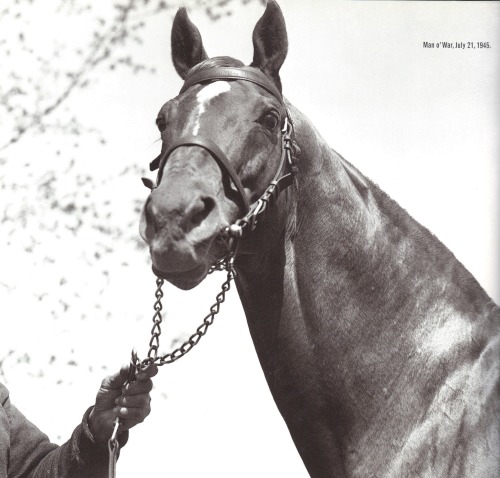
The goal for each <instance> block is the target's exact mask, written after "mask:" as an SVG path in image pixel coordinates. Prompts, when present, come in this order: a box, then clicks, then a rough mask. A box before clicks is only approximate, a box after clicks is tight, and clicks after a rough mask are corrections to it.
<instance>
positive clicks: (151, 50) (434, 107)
mask: <svg viewBox="0 0 500 478" xmlns="http://www.w3.org/2000/svg"><path fill="white" fill-rule="evenodd" d="M280 6H281V8H282V10H283V13H284V16H285V20H286V23H287V28H288V35H289V54H288V57H287V60H286V61H285V64H284V66H283V68H282V72H281V78H282V83H283V91H284V94H285V96H286V97H287V98H288V100H290V101H291V102H292V103H293V104H294V105H295V106H297V107H298V108H299V109H301V110H302V111H303V112H304V113H305V114H306V115H307V116H308V117H309V118H310V119H311V120H312V122H313V123H314V124H315V125H316V127H317V128H318V130H319V131H320V133H321V134H322V135H323V137H324V138H325V140H326V141H327V142H328V143H329V144H330V145H331V146H332V148H333V149H335V150H336V151H338V152H339V153H340V154H341V155H342V156H343V157H345V158H346V159H347V160H348V161H350V162H351V163H353V164H354V165H355V166H356V167H357V168H358V169H360V170H361V172H363V173H364V174H366V175H367V176H368V177H369V178H370V179H372V180H373V181H375V182H376V183H377V184H379V185H380V187H381V188H382V189H383V190H385V191H386V192H387V193H388V194H389V195H390V196H391V197H392V198H393V199H395V200H396V201H397V202H399V204H400V205H401V206H403V207H404V208H405V209H406V210H407V211H408V212H409V213H410V214H411V215H412V216H413V217H414V218H415V219H417V220H418V221H419V222H420V223H421V224H423V225H424V226H425V227H427V228H428V229H429V230H431V231H432V232H433V233H434V234H435V235H436V236H437V237H438V238H439V239H440V240H441V241H442V242H443V243H444V244H445V245H446V246H447V247H448V248H450V250H451V251H452V252H453V253H454V254H455V255H456V257H457V258H458V259H459V260H460V261H461V262H462V263H463V264H464V265H465V266H466V267H467V268H468V269H469V270H470V271H471V272H472V273H473V275H474V276H475V277H476V278H477V280H478V281H479V283H480V284H481V285H482V286H483V287H484V288H485V289H486V291H487V292H488V293H489V294H490V296H492V297H493V298H494V299H495V300H496V301H497V302H498V301H500V286H499V278H498V270H499V265H500V259H499V256H498V247H497V244H498V239H499V237H498V231H499V224H498V217H499V215H498V203H499V201H498V199H499V198H498V178H499V170H498V168H499V161H498V158H499V155H498V153H499V149H500V145H499V139H498V129H499V128H498V126H499V119H500V118H499V111H500V105H499V93H498V91H499V89H498V84H499V75H500V64H499V61H500V60H499V58H500V55H499V54H498V48H499V46H500V41H499V40H500V29H499V21H500V15H499V13H500V3H498V2H377V1H375V2H367V1H360V2H332V1H318V0H312V1H309V2H303V1H298V0H282V1H281V2H280ZM262 12H263V7H262V5H260V4H259V3H254V4H250V5H248V6H246V7H239V8H238V9H237V11H235V12H234V14H233V15H232V16H230V17H228V18H225V19H223V20H221V21H219V22H217V23H212V22H210V21H208V20H207V19H206V18H205V17H204V16H203V15H202V14H201V13H200V12H193V14H192V16H191V18H192V20H193V21H194V22H195V24H197V25H198V27H199V29H200V31H201V33H202V36H203V39H204V44H205V48H206V50H207V52H208V54H209V55H210V56H216V55H230V56H235V57H237V58H239V59H241V60H243V61H244V62H246V63H248V62H250V61H251V58H252V42H251V34H252V30H253V27H254V25H255V23H256V21H257V20H258V18H259V17H260V15H261V14H262ZM42 20H43V19H40V21H42ZM49 20H50V19H49ZM49 20H48V21H49ZM170 26H171V25H170V23H169V20H168V19H166V18H165V17H162V18H156V19H151V20H149V21H148V24H147V29H146V35H145V43H144V45H143V47H141V50H140V52H141V54H142V55H143V59H144V61H146V62H149V63H150V64H152V65H154V66H155V67H156V68H157V70H158V71H157V74H156V75H155V76H154V77H150V76H148V77H144V76H141V75H138V76H134V75H130V74H128V73H126V72H124V73H123V74H122V76H119V77H118V79H117V77H116V75H115V76H113V75H106V74H102V76H100V77H99V78H97V79H96V82H95V84H94V85H93V86H92V88H89V89H88V90H86V91H84V92H82V93H81V94H79V95H78V96H77V97H75V98H74V99H73V100H72V103H71V105H72V108H73V109H74V110H75V111H77V112H78V115H79V116H80V117H81V118H82V120H84V121H87V120H88V121H91V122H92V124H95V126H96V127H98V128H99V127H102V128H105V129H106V132H107V135H108V139H109V141H108V144H107V145H106V148H107V149H106V154H105V156H103V155H102V148H101V149H97V148H96V149H95V150H94V149H93V146H91V145H88V146H86V148H87V149H86V150H85V151H87V154H86V158H85V160H86V161H87V162H88V165H87V166H86V167H89V168H96V167H98V168H99V170H100V171H102V174H103V177H104V178H106V177H109V175H111V174H112V172H113V170H116V167H117V164H118V165H120V164H136V165H137V164H139V165H143V171H142V174H143V175H147V174H148V172H147V165H148V163H149V161H150V160H151V159H152V158H154V157H155V156H156V154H157V152H158V143H157V139H158V134H157V131H156V129H155V126H154V120H155V117H156V113H157V111H158V110H159V108H160V107H161V105H162V104H163V103H164V102H165V101H167V100H168V99H169V98H171V97H173V96H175V95H176V94H177V92H178V90H179V89H180V87H181V80H180V78H178V77H177V75H176V74H175V71H174V69H173V67H172V65H171V63H170V59H169V57H170V47H169V35H170ZM65 34H67V35H70V33H68V32H65ZM68 41H71V37H68ZM426 41H427V42H432V43H435V44H438V43H439V42H451V43H455V42H464V43H466V44H467V42H472V43H474V44H476V42H489V43H490V45H491V48H490V49H479V48H474V49H467V48H466V49H444V48H442V47H440V48H424V47H423V42H426ZM26 148H28V152H29V146H26ZM37 167H39V168H42V167H43V164H41V165H38V166H37ZM134 181H136V182H133V183H132V182H128V180H124V182H122V183H109V184H113V187H116V189H115V191H116V194H115V196H118V198H120V197H121V198H122V199H123V198H125V196H126V195H127V194H132V193H131V191H134V192H133V194H136V195H137V196H138V197H143V198H144V199H145V197H146V194H147V192H146V190H144V191H143V190H142V189H140V190H139V191H140V193H136V192H135V191H136V187H137V188H140V186H137V185H138V184H139V178H137V179H136V180H135V179H134ZM108 187H109V185H107V183H106V182H105V181H104V180H103V182H102V183H101V184H100V185H98V190H97V191H96V194H97V195H99V194H105V192H104V191H105V190H106V188H108ZM99 188H102V191H100V190H99ZM141 194H142V196H141ZM119 204H120V202H119V201H117V206H116V215H117V217H116V218H114V220H115V221H117V222H119V220H120V214H121V213H120V211H119V210H118V209H119ZM131 233H133V230H132V232H131ZM45 241H46V242H47V244H50V242H51V239H50V237H49V236H47V238H46V239H45ZM54 244H55V245H53V247H55V248H60V246H59V245H57V244H56V243H54ZM60 253H61V255H64V261H65V264H66V266H68V264H70V262H69V261H71V258H70V257H69V255H70V254H66V253H63V251H62V250H61V251H60ZM140 254H147V253H145V252H141V253H139V254H138V256H137V257H139V255H140ZM141 260H142V262H141ZM147 261H148V259H147V257H145V258H144V257H143V258H142V259H139V258H136V256H134V258H131V259H130V263H131V267H129V270H128V271H127V272H126V273H123V274H121V275H120V276H118V275H116V274H115V275H112V276H111V278H110V280H109V284H108V285H107V288H106V289H103V290H104V292H102V291H101V289H99V292H97V289H95V287H97V286H96V283H98V282H99V281H100V280H101V279H99V278H95V277H93V276H92V270H88V269H85V271H84V273H83V272H81V273H80V274H79V271H78V266H75V267H74V269H75V270H74V271H72V273H73V274H74V275H72V276H71V277H72V278H73V279H72V280H74V281H75V282H77V283H78V284H82V287H83V290H84V294H82V295H83V298H82V299H81V302H79V303H78V304H79V307H81V308H83V309H84V308H85V307H86V302H90V301H91V300H93V296H94V295H96V294H97V293H99V294H100V300H102V301H104V302H106V303H108V304H112V305H108V307H110V308H111V309H112V310H115V311H116V313H117V314H120V315H123V316H124V315H126V313H127V311H128V313H129V314H130V315H131V318H130V319H126V318H125V317H123V318H122V319H123V320H122V322H121V325H118V326H117V322H114V321H113V320H112V319H109V320H106V321H103V320H101V318H100V317H98V316H96V317H95V318H93V319H92V320H87V321H86V322H85V323H83V322H82V321H68V320H65V321H63V320H61V318H58V319H57V320H55V321H54V324H49V319H51V317H48V316H44V314H43V311H42V312H40V315H41V316H40V317H39V322H36V323H35V322H33V324H35V325H33V327H36V328H31V329H30V332H31V333H30V337H28V338H27V339H26V338H25V337H23V336H22V327H21V325H20V324H19V323H16V324H14V323H12V325H9V327H8V329H7V331H8V332H9V334H10V337H11V338H10V339H9V347H10V348H14V349H21V348H22V347H23V346H25V347H26V346H27V347H29V349H30V351H31V352H32V354H34V357H44V355H43V354H44V353H45V349H46V348H47V347H51V348H52V349H55V348H57V349H58V350H59V351H63V352H67V353H68V355H70V356H71V357H74V358H75V359H76V360H78V361H79V362H80V363H83V364H86V365H88V367H87V369H86V370H85V371H84V372H82V373H81V375H75V374H76V372H75V371H74V370H73V369H70V368H68V367H67V366H66V367H63V368H62V369H59V370H57V373H61V371H62V372H64V373H66V372H68V373H69V370H72V371H71V373H72V374H73V375H71V377H70V376H67V377H65V378H64V379H63V381H62V384H59V385H57V384H56V382H57V379H56V378H55V377H54V378H52V375H51V374H54V373H56V372H53V371H52V372H51V371H49V372H46V374H48V380H46V381H45V382H42V381H40V380H39V379H38V378H37V377H36V371H37V368H36V366H35V365H34V364H33V363H32V364H22V366H19V365H17V368H16V367H13V368H12V370H13V372H12V373H11V374H10V375H8V374H7V375H8V377H7V378H8V379H9V384H8V385H9V389H10V390H11V393H15V396H16V397H17V399H16V403H18V407H19V408H21V409H22V410H23V412H24V413H25V414H26V415H27V416H29V417H30V418H31V419H32V420H33V421H34V422H35V423H36V424H37V425H39V426H40V427H41V428H42V429H43V430H46V431H47V433H49V435H51V436H55V437H56V438H57V439H61V438H63V437H65V436H69V433H70V432H71V430H72V428H73V427H74V426H75V425H76V424H77V423H78V421H79V419H80V418H79V417H81V414H82V413H83V411H84V409H85V407H86V406H87V405H89V404H91V403H92V400H93V396H94V395H95V392H96V391H97V386H98V384H99V382H100V379H102V378H103V374H104V373H105V372H106V373H107V372H108V371H110V370H111V369H112V368H113V366H115V365H119V364H121V363H122V362H123V361H126V360H127V354H128V353H129V352H128V351H129V350H130V347H131V346H132V345H133V346H135V347H137V348H138V349H139V351H140V352H141V351H143V350H145V348H146V344H147V333H148V331H149V325H148V324H145V323H144V320H139V319H136V315H140V313H139V312H136V311H138V310H139V309H141V310H144V309H146V310H148V311H150V310H151V305H152V300H151V299H152V298H153V293H154V288H153V283H154V280H153V278H152V274H151V273H150V271H149V265H148V263H147ZM65 264H64V263H63V264H61V267H64V266H65ZM40 267H42V265H41V266H40ZM4 271H5V268H4ZM33 274H37V272H33ZM82 274H84V275H85V274H87V275H85V277H84V278H82V277H81V276H82ZM6 275H7V274H6V273H5V272H3V273H2V276H3V277H2V280H3V281H4V282H6V281H7V280H12V281H13V280H14V279H10V277H11V276H10V275H9V278H6ZM14 276H15V280H16V281H17V282H16V283H15V288H16V290H15V294H17V295H15V298H16V299H19V298H20V297H23V296H25V295H26V294H27V293H28V292H29V291H30V290H29V287H28V285H23V277H22V276H21V275H20V274H17V275H16V274H14ZM222 280H223V279H222V278H221V276H220V275H218V276H216V277H211V278H210V279H209V280H207V281H206V282H205V283H203V284H202V285H201V286H200V287H198V288H197V289H195V290H194V291H190V292H187V293H184V292H178V291H175V290H172V289H170V288H167V290H168V295H167V300H166V303H167V305H166V308H167V311H168V312H167V317H168V326H167V327H166V330H165V332H164V333H165V334H166V335H167V337H170V339H167V338H165V342H164V344H165V347H167V346H168V345H169V340H171V339H172V337H175V336H177V335H178V334H181V333H183V331H184V333H186V332H187V333H189V332H190V331H193V330H194V329H195V327H196V326H197V325H198V323H200V322H201V320H202V317H203V315H204V313H206V311H208V307H209V306H210V304H211V303H212V302H213V298H214V297H215V294H216V293H217V292H218V289H219V287H220V283H221V282H222ZM78 281H82V282H78ZM13 287H14V286H13ZM63 290H65V289H59V288H56V287H54V288H53V295H54V297H57V296H58V295H60V294H63ZM231 292H232V294H231V296H230V297H229V299H228V302H227V303H225V304H224V306H223V308H222V312H221V314H220V315H219V316H218V317H217V319H216V323H215V324H214V326H213V327H212V329H211V330H210V331H209V333H208V334H207V336H206V337H205V338H204V339H203V341H202V343H201V344H200V345H199V346H198V347H197V348H196V349H195V350H194V351H193V352H192V353H190V354H189V355H188V356H187V357H186V358H184V359H183V360H182V361H180V362H179V363H176V364H174V365H172V366H169V367H168V369H167V367H163V369H162V370H161V371H160V373H159V375H158V377H157V379H156V381H155V390H154V391H153V402H152V406H153V412H152V414H151V416H150V417H149V418H148V420H147V421H146V422H145V423H144V424H143V425H141V426H140V427H137V428H136V429H135V430H133V432H132V433H131V438H130V442H129V443H128V445H127V447H126V448H125V449H124V450H123V453H122V456H121V458H120V460H119V464H118V473H119V474H118V476H120V477H122V478H127V477H135V476H147V475H148V474H153V473H155V474H156V476H161V477H174V476H179V475H182V476H184V477H186V478H190V477H195V476H217V477H234V476H238V477H254V476H261V477H275V476H287V477H290V478H304V477H306V476H307V473H306V471H305V469H304V467H303V465H302V463H301V461H300V458H299V457H298V454H297V452H296V451H295V449H294V446H293V443H292V441H291V439H290V437H289V435H288V432H287V429H286V426H285V425H284V423H283V421H282V420H281V417H280V416H279V413H278V411H277V409H276V407H275V405H274V403H273V401H272V397H271V396H270V393H269V391H268V389H267V386H266V384H265V381H264V378H263V376H262V372H261V370H260V367H259V364H258V361H257V358H256V355H255V352H254V350H253V345H252V343H251V340H250V337H249V334H248V330H247V327H246V324H245V319H244V316H243V312H242V310H241V306H240V304H239V301H238V298H237V295H236V292H235V291H234V290H233V291H231ZM11 296H12V294H11ZM5 300H6V301H7V302H6V304H7V311H8V314H9V316H14V315H15V314H16V313H17V312H18V307H19V301H17V302H15V301H14V300H13V299H10V300H11V302H8V300H9V299H7V298H6V299H5ZM132 302H133V303H132ZM103 307H104V306H103ZM93 313H94V309H91V310H90V309H89V312H88V315H91V314H93ZM94 315H95V314H94ZM145 315H146V316H149V315H150V313H149V312H147V313H145ZM36 324H38V325H36ZM61 329H63V332H64V333H62V332H60V331H61ZM97 331H98V332H97ZM41 334H45V335H46V336H47V339H46V340H44V341H43V342H40V340H39V337H40V336H41ZM49 336H51V337H52V338H51V337H49ZM142 337H144V338H142ZM26 341H27V342H26ZM26 343H27V345H26ZM37 347H39V349H40V350H37ZM90 357H91V358H90ZM122 358H123V359H122ZM91 359H92V360H91ZM96 363H103V364H105V366H104V365H103V366H102V369H98V368H97V365H96ZM91 366H92V369H91V370H90V368H91ZM164 369H166V370H164ZM51 370H52V369H51ZM45 378H47V375H46V377H45ZM45 385H46V386H47V389H46V390H45V393H41V394H40V396H37V399H36V400H34V399H33V396H34V395H33V391H32V387H40V386H45ZM30 387H31V388H30ZM47 410H51V411H50V412H47Z"/></svg>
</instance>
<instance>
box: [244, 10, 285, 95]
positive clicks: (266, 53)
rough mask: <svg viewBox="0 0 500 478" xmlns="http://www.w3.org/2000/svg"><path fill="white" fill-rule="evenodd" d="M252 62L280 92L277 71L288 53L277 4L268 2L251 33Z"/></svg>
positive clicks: (283, 23)
mask: <svg viewBox="0 0 500 478" xmlns="http://www.w3.org/2000/svg"><path fill="white" fill-rule="evenodd" d="M252 40H253V50H254V51H253V61H252V64H251V65H250V66H255V67H257V68H260V69H261V70H262V71H263V72H264V73H265V74H266V75H267V76H269V77H270V78H272V79H273V80H274V81H275V83H276V85H277V86H278V88H279V89H280V90H281V80H280V77H279V71H280V68H281V65H282V64H283V62H284V61H285V58H286V54H287V52H288V38H287V34H286V26H285V19H284V18H283V13H281V9H280V7H279V6H278V4H277V3H276V2H275V1H274V0H268V2H267V6H266V11H265V12H264V14H263V15H262V17H261V18H260V19H259V21H258V22H257V25H255V29H254V31H253V36H252Z"/></svg>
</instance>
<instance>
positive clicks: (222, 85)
mask: <svg viewBox="0 0 500 478" xmlns="http://www.w3.org/2000/svg"><path fill="white" fill-rule="evenodd" d="M230 89H231V85H230V84H229V82H227V81H215V82H214V83H210V84H208V85H207V86H205V87H204V88H202V89H201V90H200V91H199V92H198V94H197V95H196V100H197V101H198V110H197V112H196V114H195V116H194V120H193V123H194V125H193V135H194V136H196V135H197V134H198V130H199V129H200V118H201V115H202V114H203V113H204V112H205V107H206V106H207V105H208V103H210V101H211V100H212V99H213V98H215V97H216V96H219V95H220V94H222V93H225V92H227V91H229V90H230Z"/></svg>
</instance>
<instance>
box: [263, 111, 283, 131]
mask: <svg viewBox="0 0 500 478" xmlns="http://www.w3.org/2000/svg"><path fill="white" fill-rule="evenodd" d="M279 121H280V120H279V118H278V116H276V114H274V113H268V114H267V115H265V116H264V118H263V119H262V123H263V125H264V126H265V127H266V128H267V129H269V130H271V131H272V130H274V129H275V128H276V126H278V123H279Z"/></svg>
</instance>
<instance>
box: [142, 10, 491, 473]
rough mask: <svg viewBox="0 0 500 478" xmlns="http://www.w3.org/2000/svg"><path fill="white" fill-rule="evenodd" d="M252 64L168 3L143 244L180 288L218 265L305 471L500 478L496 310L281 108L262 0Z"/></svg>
mask: <svg viewBox="0 0 500 478" xmlns="http://www.w3.org/2000/svg"><path fill="white" fill-rule="evenodd" d="M252 40H253V46H254V55H253V61H252V63H251V64H250V65H244V64H243V63H242V62H241V61H239V60H236V59H234V58H230V57H213V58H209V57H208V55H207V53H206V51H205V48H204V46H203V42H202V39H201V35H200V33H199V31H198V29H197V27H196V26H195V25H194V24H193V23H192V22H191V20H190V19H189V17H188V15H187V13H186V11H185V9H180V10H179V11H178V12H177V14H176V16H175V18H174V21H173V25H172V32H171V47H172V61H173V64H174V67H175V69H176V71H177V73H178V74H179V75H180V77H181V78H182V79H183V80H184V85H183V87H182V89H181V92H180V93H179V95H178V96H176V97H175V98H173V99H171V100H170V101H168V102H167V103H166V104H164V105H163V106H162V108H161V109H160V111H159V114H158V117H157V119H156V123H157V126H158V129H159V131H160V133H161V140H162V151H161V154H160V156H159V157H158V158H157V159H156V160H155V161H153V163H151V169H152V170H155V169H158V177H157V181H156V183H152V182H151V184H149V186H150V188H151V193H150V194H149V196H148V198H147V200H146V202H145V204H144V207H143V211H142V214H141V220H140V233H141V236H142V237H143V239H144V240H145V241H146V243H147V244H148V245H149V250H150V256H151V260H152V268H153V271H154V272H155V274H156V275H157V276H158V277H161V278H163V279H165V280H167V281H169V282H170V283H172V284H173V285H175V286H177V287H179V288H181V289H185V290H187V289H192V288H194V287H195V286H197V285H198V284H199V283H201V282H202V281H203V279H204V278H205V277H206V275H207V274H208V272H209V271H210V269H211V267H212V266H213V264H214V263H217V262H218V261H220V260H221V259H223V258H227V257H229V256H230V259H229V260H228V261H232V262H231V263H232V264H233V263H234V265H233V267H234V271H235V274H236V275H235V282H236V286H237V290H238V293H239V296H240V299H241V301H242V305H243V308H244V311H245V315H246V318H247V322H248V327H249V330H250V334H251V338H252V340H253V343H254V345H255V349H256V352H257V355H258V358H259V361H260V364H261V366H262V369H263V372H264V375H265V378H266V380H267V384H268V386H269V389H270V391H271V393H272V396H273V399H274V401H275V402H276V405H277V407H278V409H279V411H280V413H281V415H282V417H283V419H284V420H285V422H286V425H287V427H288V429H289V432H290V434H291V437H292V439H293V441H294V444H295V446H296V448H297V450H298V452H299V454H300V456H301V458H302V460H303V462H304V464H305V466H306V468H307V471H308V473H309V474H310V475H311V476H312V477H316V478H318V477H319V478H323V477H336V478H339V477H364V478H367V477H368V478H370V477H394V478H401V477H433V478H439V477H441V478H444V477H458V478H460V477H462V478H463V477H481V478H482V477H484V478H486V477H488V478H492V477H495V476H500V458H499V450H500V439H499V418H498V417H499V416H500V401H499V364H498V358H499V352H500V344H499V341H500V310H499V308H498V306H497V305H496V304H495V303H494V302H493V301H492V300H491V299H490V298H489V297H488V295H487V294H486V292H485V291H484V290H483V289H482V288H481V286H480V285H479V284H478V283H477V281H476V280H475V279H474V277H473V276H472V275H471V274H470V273H469V272H468V271H467V270H466V269H465V268H464V266H463V265H462V264H460V263H459V261H458V260H457V259H456V258H455V257H454V256H453V254H452V253H451V252H450V251H449V250H448V249H447V248H446V247H445V246H444V245H443V244H442V243H441V242H440V241H439V240H438V239H437V238H436V237H435V236H434V235H433V234H432V233H430V232H429V231H428V230H427V229H426V228H424V227H423V226H421V225H420V224H418V223H417V222H416V221H415V220H414V219H413V218H412V217H410V215H409V214H408V213H407V212H406V211H404V210H403V209H402V208H401V207H400V206H399V205H398V204H397V203H396V202H395V201H393V200H392V199H391V198H390V197H388V196H387V195H386V194H385V193H384V192H383V191H382V190H380V188H379V187H378V186H377V185H376V184H374V183H373V182H372V181H371V180H369V179H368V178H366V177H365V176H364V175H363V174H362V173H361V172H360V171H358V170H357V169H356V168H355V167H354V166H353V165H351V164H350V163H349V162H348V161H347V160H345V159H344V158H343V157H342V156H340V155H339V154H338V153H337V152H335V151H334V150H332V149H331V148H330V147H329V146H328V145H327V144H326V143H325V141H324V140H323V139H322V137H321V136H320V134H319V133H318V131H317V130H316V129H315V127H314V126H313V125H312V124H311V122H310V121H309V120H308V119H307V118H306V117H305V116H304V115H303V114H302V113H301V112H300V111H299V110H298V109H296V108H295V107H294V106H293V105H292V104H291V103H290V102H289V101H288V100H287V99H285V98H283V96H282V85H281V78H280V75H279V71H280V68H281V66H282V64H283V62H284V60H285V57H286V54H287V49H288V43H287V33H286V26H285V20H284V17H283V14H282V12H281V10H280V8H279V6H278V4H277V3H276V2H275V1H274V0H269V1H268V2H267V6H266V9H265V11H264V13H263V15H262V17H261V18H260V19H259V21H258V22H257V24H256V26H255V28H254V31H253V35H252Z"/></svg>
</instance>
